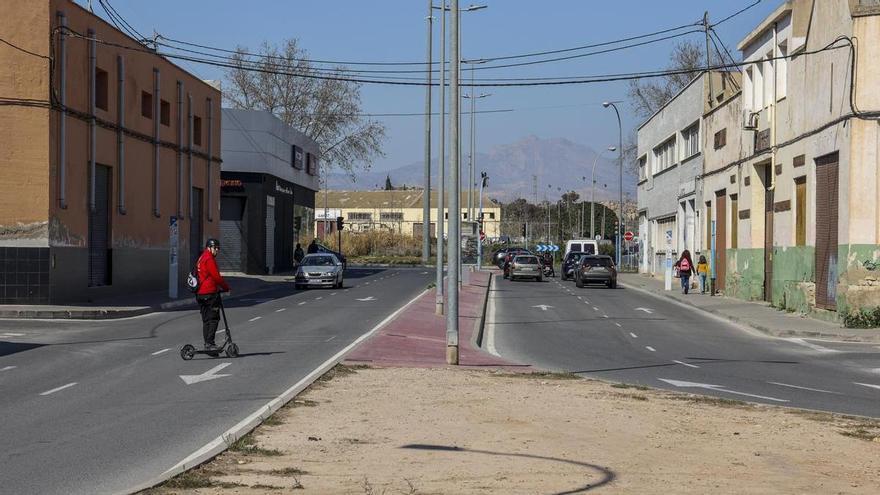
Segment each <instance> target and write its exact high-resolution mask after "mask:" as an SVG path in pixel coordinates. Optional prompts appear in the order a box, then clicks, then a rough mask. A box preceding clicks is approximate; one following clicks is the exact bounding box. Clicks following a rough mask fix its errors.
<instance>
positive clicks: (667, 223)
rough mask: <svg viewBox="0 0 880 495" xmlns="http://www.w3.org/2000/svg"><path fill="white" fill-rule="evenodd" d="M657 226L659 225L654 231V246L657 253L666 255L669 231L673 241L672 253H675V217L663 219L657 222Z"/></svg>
mask: <svg viewBox="0 0 880 495" xmlns="http://www.w3.org/2000/svg"><path fill="white" fill-rule="evenodd" d="M656 225H657V227H656V229H655V230H654V239H653V241H654V242H653V243H652V245H653V246H654V248H655V251H656V252H658V253H665V252H666V248H667V245H666V239H667V231H669V232H671V236H670V239H671V240H672V242H671V246H670V247H671V248H672V252H675V250H676V242H675V241H676V239H675V237H676V236H675V232H676V229H675V217H668V218H663V219H660V220H657V223H656Z"/></svg>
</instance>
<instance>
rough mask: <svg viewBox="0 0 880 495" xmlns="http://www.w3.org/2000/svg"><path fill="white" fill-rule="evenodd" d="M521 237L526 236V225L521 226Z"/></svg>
mask: <svg viewBox="0 0 880 495" xmlns="http://www.w3.org/2000/svg"><path fill="white" fill-rule="evenodd" d="M522 236H523V237H525V236H526V224H522Z"/></svg>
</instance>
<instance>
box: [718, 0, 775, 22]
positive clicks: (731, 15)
mask: <svg viewBox="0 0 880 495" xmlns="http://www.w3.org/2000/svg"><path fill="white" fill-rule="evenodd" d="M761 1H762V0H755V2H754V3H752V4H751V5H749V6H747V7H745V8H743V9H740V10H738V11H736V12H734V13H733V14H730V15H729V16H727V17H725V18H724V19H721V20H720V21H718V22H716V23H715V24H710V25H709V28H710V29H711V28H713V27H715V26H718V25H721V24H724V23H725V22H727V21H729V20H731V19H733V18H734V17H736V16H738V15H740V14H742V13H743V12H745V11H747V10H749V9H751V8H752V7H755V6H756V5H758V4H759V3H761Z"/></svg>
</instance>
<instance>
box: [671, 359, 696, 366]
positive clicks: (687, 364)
mask: <svg viewBox="0 0 880 495" xmlns="http://www.w3.org/2000/svg"><path fill="white" fill-rule="evenodd" d="M672 362H673V363H678V364H680V365H682V366H687V367H688V368H699V366H697V365H696V364H690V363H685V362H684V361H675V360H673V361H672Z"/></svg>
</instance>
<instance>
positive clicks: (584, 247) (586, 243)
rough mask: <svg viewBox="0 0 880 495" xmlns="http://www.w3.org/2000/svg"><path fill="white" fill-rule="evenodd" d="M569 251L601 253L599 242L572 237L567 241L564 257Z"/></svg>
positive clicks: (563, 257)
mask: <svg viewBox="0 0 880 495" xmlns="http://www.w3.org/2000/svg"><path fill="white" fill-rule="evenodd" d="M568 253H587V254H599V243H598V242H596V241H594V240H593V239H572V240H570V241H565V253H563V255H562V259H565V258H566V257H567V256H568Z"/></svg>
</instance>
